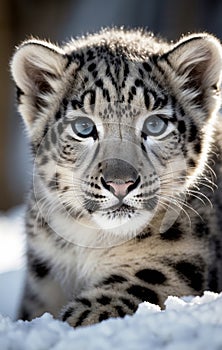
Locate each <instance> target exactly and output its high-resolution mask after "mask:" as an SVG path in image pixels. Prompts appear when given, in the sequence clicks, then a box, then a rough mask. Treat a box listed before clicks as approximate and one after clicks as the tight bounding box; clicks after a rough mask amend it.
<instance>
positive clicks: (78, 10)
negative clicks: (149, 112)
mask: <svg viewBox="0 0 222 350" xmlns="http://www.w3.org/2000/svg"><path fill="white" fill-rule="evenodd" d="M112 25H117V26H120V25H125V26H127V27H138V26H142V27H144V26H145V27H147V28H148V29H149V30H151V31H153V32H154V33H155V34H160V35H161V36H163V37H165V38H167V39H169V40H175V39H177V38H178V37H180V35H181V34H182V33H188V32H195V31H207V32H210V33H213V34H215V35H216V36H217V37H218V38H219V39H222V1H219V0H180V1H178V0H62V1H61V0H47V1H46V0H0V45H1V50H0V211H1V210H3V211H5V210H8V209H9V208H12V207H14V206H16V205H18V204H21V203H23V202H24V199H25V193H26V191H27V189H28V187H29V184H30V179H31V175H30V174H31V162H30V159H29V152H28V144H27V139H26V135H25V132H24V126H23V123H22V120H21V117H20V116H19V115H18V113H17V112H16V104H15V96H14V86H13V83H12V81H11V78H10V70H9V61H10V58H11V56H12V54H13V52H14V47H15V46H16V45H18V44H19V43H20V42H21V41H23V40H24V39H27V38H29V37H30V36H34V37H39V38H41V39H50V40H51V41H53V42H58V43H62V42H64V41H66V40H68V39H70V38H71V37H72V36H77V35H78V36H79V35H82V34H84V33H86V32H94V31H96V30H98V29H99V28H101V27H104V26H112Z"/></svg>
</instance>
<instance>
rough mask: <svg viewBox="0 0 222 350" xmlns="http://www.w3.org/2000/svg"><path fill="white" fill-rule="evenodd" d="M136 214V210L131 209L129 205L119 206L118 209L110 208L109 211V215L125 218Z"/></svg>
mask: <svg viewBox="0 0 222 350" xmlns="http://www.w3.org/2000/svg"><path fill="white" fill-rule="evenodd" d="M134 213H135V208H134V207H131V206H129V205H127V204H121V205H118V206H117V207H116V206H115V207H113V208H110V210H109V211H107V214H108V215H110V214H114V215H118V216H125V215H132V214H134Z"/></svg>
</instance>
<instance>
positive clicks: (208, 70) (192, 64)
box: [163, 34, 222, 89]
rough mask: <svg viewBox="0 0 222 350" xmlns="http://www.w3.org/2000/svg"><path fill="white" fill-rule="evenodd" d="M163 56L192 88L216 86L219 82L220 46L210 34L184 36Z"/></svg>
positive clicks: (221, 59) (221, 50) (221, 57)
mask: <svg viewBox="0 0 222 350" xmlns="http://www.w3.org/2000/svg"><path fill="white" fill-rule="evenodd" d="M163 58H164V59H167V60H168V62H169V63H170V65H171V66H172V67H173V68H174V69H175V70H176V72H177V73H178V74H179V75H181V76H184V78H185V79H186V82H187V84H188V85H189V84H190V86H192V87H194V88H198V89H199V88H200V89H207V88H217V87H218V86H219V84H220V83H221V70H222V47H221V44H220V42H219V41H218V40H217V39H216V38H215V37H214V36H212V35H209V34H196V35H190V36H188V37H185V38H183V39H182V40H180V41H179V42H178V43H177V44H176V45H175V46H174V47H173V48H172V49H171V50H170V51H169V52H167V53H165V54H164V55H163Z"/></svg>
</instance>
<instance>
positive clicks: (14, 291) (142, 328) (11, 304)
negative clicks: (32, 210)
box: [0, 208, 222, 350]
mask: <svg viewBox="0 0 222 350" xmlns="http://www.w3.org/2000/svg"><path fill="white" fill-rule="evenodd" d="M22 216H23V209H22V208H21V209H18V210H16V211H12V212H10V213H8V215H7V216H3V215H0V313H1V315H0V349H1V350H9V349H10V350H43V349H45V350H49V349H53V350H64V349H65V350H69V349H70V350H71V349H72V350H73V349H77V350H85V349H90V350H100V349H101V350H106V349H107V350H109V349H112V350H113V349H115V350H119V349H127V350H137V349H139V350H143V349H144V350H145V349H146V350H147V349H150V350H159V349H161V350H162V349H164V350H199V349H200V350H221V349H222V293H221V294H216V293H212V292H208V291H206V292H205V293H204V295H203V296H201V297H195V298H194V297H186V298H181V299H179V298H177V297H174V296H170V297H168V299H167V300H166V303H165V304H166V309H165V310H163V311H161V310H160V308H159V307H158V306H156V305H152V304H149V303H142V304H141V305H140V307H139V309H138V311H137V312H136V314H135V315H134V316H126V317H125V318H124V319H120V318H119V319H109V320H106V321H103V322H102V323H100V324H96V325H93V326H88V327H82V328H77V329H75V330H74V329H73V328H71V327H70V326H69V325H68V324H67V323H63V322H61V321H58V320H55V319H53V317H52V316H51V315H50V314H48V313H45V314H44V315H43V316H42V317H40V318H36V319H34V320H32V321H31V322H27V321H25V322H23V321H21V320H19V321H13V318H15V313H16V309H17V305H18V301H19V298H20V296H21V289H22V285H23V280H24V271H25V259H24V254H23V251H24V235H23V231H24V229H23V220H22Z"/></svg>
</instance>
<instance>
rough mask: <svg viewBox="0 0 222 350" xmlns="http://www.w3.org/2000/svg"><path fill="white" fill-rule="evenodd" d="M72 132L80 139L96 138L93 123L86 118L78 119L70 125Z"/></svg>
mask: <svg viewBox="0 0 222 350" xmlns="http://www.w3.org/2000/svg"><path fill="white" fill-rule="evenodd" d="M71 126H72V130H73V131H74V133H75V134H76V135H77V136H80V137H82V138H86V137H93V138H95V137H96V136H97V130H96V126H95V124H94V122H93V121H92V120H91V119H90V118H88V117H78V118H76V119H75V120H74V121H73V122H72V123H71Z"/></svg>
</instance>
